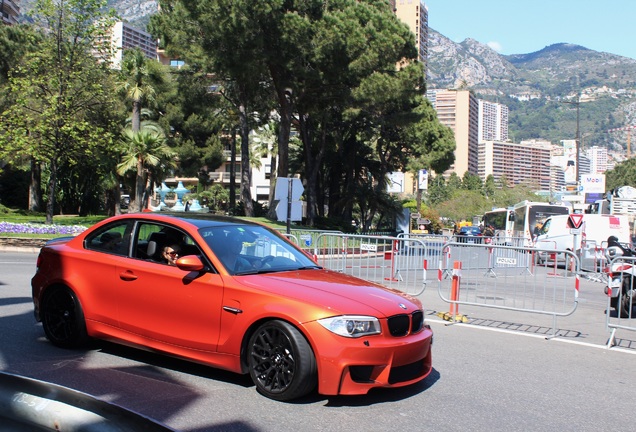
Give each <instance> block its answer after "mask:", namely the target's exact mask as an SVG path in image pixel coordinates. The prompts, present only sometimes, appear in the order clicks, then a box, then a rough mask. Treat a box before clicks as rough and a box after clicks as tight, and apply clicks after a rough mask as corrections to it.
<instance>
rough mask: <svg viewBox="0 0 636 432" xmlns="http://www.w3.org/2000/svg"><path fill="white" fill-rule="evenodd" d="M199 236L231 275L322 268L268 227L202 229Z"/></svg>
mask: <svg viewBox="0 0 636 432" xmlns="http://www.w3.org/2000/svg"><path fill="white" fill-rule="evenodd" d="M199 233H200V234H201V236H202V237H203V238H204V239H205V242H206V243H207V244H208V245H209V246H210V248H211V249H212V251H213V252H214V254H215V255H216V256H217V257H218V258H219V260H220V261H221V262H222V263H223V265H224V267H225V268H226V269H227V271H228V272H229V273H230V274H232V275H246V274H257V273H271V272H280V271H289V270H300V269H303V270H305V269H316V268H320V267H319V266H318V265H317V264H316V263H315V262H314V261H312V260H311V259H310V258H309V257H308V256H307V255H306V254H304V253H303V252H301V251H299V250H298V249H296V248H295V247H293V246H292V245H291V244H290V243H289V242H287V241H286V240H284V239H282V238H281V237H279V236H278V235H276V234H275V233H273V232H271V231H269V230H268V229H266V228H265V227H261V226H252V225H243V226H236V225H232V226H218V227H208V228H201V229H200V230H199Z"/></svg>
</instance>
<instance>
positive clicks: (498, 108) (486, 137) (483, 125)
mask: <svg viewBox="0 0 636 432" xmlns="http://www.w3.org/2000/svg"><path fill="white" fill-rule="evenodd" d="M478 133H479V135H478V140H479V142H482V141H507V140H508V107H507V106H506V105H502V104H500V103H497V102H489V101H485V100H482V99H479V132H478Z"/></svg>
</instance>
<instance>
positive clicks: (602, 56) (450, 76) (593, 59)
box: [428, 29, 636, 150]
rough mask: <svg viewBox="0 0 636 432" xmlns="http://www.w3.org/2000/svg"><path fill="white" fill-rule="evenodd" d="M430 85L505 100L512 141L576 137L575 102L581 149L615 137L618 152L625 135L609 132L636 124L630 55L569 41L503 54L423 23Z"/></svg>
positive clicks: (635, 80) (635, 67)
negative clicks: (454, 38)
mask: <svg viewBox="0 0 636 432" xmlns="http://www.w3.org/2000/svg"><path fill="white" fill-rule="evenodd" d="M428 88H429V89H436V88H465V89H468V90H471V91H473V92H474V93H475V94H476V95H477V96H478V97H479V98H482V99H486V100H490V101H494V102H500V103H503V104H505V105H507V106H508V107H509V110H510V113H509V117H510V118H509V129H510V137H511V138H512V139H513V141H516V142H518V141H520V140H523V139H532V138H544V139H548V140H550V141H552V142H554V143H557V142H558V141H559V140H562V139H574V138H575V137H576V123H577V121H576V117H577V114H576V111H577V109H576V108H577V104H576V102H577V100H578V101H580V103H579V104H578V109H579V133H580V137H581V138H582V141H583V144H584V146H586V147H588V146H591V145H610V147H611V143H616V144H617V148H616V149H617V150H620V148H624V147H625V141H626V137H625V134H624V133H623V134H621V133H611V134H608V133H607V130H608V129H613V128H620V127H623V126H626V125H631V124H634V123H636V60H634V59H631V58H626V57H622V56H618V55H615V54H609V53H604V52H598V51H594V50H590V49H587V48H585V47H582V46H579V45H574V44H568V43H557V44H554V45H550V46H547V47H545V48H544V49H542V50H540V51H537V52H534V53H530V54H514V55H508V56H505V55H501V54H499V53H497V52H495V51H494V50H492V49H491V48H490V47H489V46H487V45H485V44H482V43H480V42H478V41H476V40H474V39H466V40H464V41H463V42H461V43H456V42H453V41H451V40H450V39H448V38H446V37H445V36H443V35H442V34H440V33H438V32H436V31H435V30H433V29H429V58H428ZM564 102H569V103H564ZM572 102H574V103H572Z"/></svg>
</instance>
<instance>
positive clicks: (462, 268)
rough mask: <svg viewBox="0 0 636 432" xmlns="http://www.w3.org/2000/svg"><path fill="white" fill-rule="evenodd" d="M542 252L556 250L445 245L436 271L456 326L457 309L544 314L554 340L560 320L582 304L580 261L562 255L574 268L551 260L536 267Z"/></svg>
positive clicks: (571, 256) (442, 295)
mask: <svg viewBox="0 0 636 432" xmlns="http://www.w3.org/2000/svg"><path fill="white" fill-rule="evenodd" d="M539 252H546V253H548V254H553V253H554V250H553V249H546V250H543V249H535V248H524V247H512V246H501V245H484V244H466V243H457V242H451V243H448V244H446V245H445V246H444V249H443V260H442V261H441V265H440V267H439V269H438V281H439V295H440V297H441V298H442V299H443V300H444V301H446V302H448V303H449V304H450V306H451V308H450V315H451V318H452V321H460V319H458V318H460V315H459V305H470V306H480V307H487V308H495V309H505V310H509V311H517V312H526V313H536V314H544V315H550V316H552V318H553V326H552V337H554V336H556V331H557V327H556V318H557V317H559V316H568V315H571V314H572V313H574V311H575V310H576V307H577V305H578V293H579V277H578V268H579V261H578V257H577V256H576V255H575V254H573V253H572V252H569V251H560V253H563V254H565V257H566V261H567V262H568V263H572V265H569V264H568V265H565V266H563V265H562V264H558V263H557V260H550V259H548V260H545V261H544V263H543V265H538V264H536V262H537V260H536V254H537V253H539ZM462 286H463V288H462Z"/></svg>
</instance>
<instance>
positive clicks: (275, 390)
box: [247, 321, 318, 401]
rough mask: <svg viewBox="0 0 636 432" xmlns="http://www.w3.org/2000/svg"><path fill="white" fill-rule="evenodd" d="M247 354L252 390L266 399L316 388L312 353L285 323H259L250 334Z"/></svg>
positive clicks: (289, 397) (290, 396)
mask: <svg viewBox="0 0 636 432" xmlns="http://www.w3.org/2000/svg"><path fill="white" fill-rule="evenodd" d="M247 356H248V358H247V364H248V366H249V371H250V376H251V377H252V381H253V382H254V384H255V385H256V389H257V390H258V391H259V392H260V393H261V394H263V395H265V396H267V397H268V398H270V399H274V400H277V401H288V400H292V399H296V398H299V397H301V396H304V395H306V394H308V393H309V392H311V391H312V390H313V389H314V388H315V387H316V383H317V381H318V380H317V375H318V374H317V372H316V358H315V357H314V353H313V351H312V349H311V347H310V346H309V343H308V342H307V340H306V339H305V337H304V336H303V335H302V334H301V333H300V332H299V331H298V329H296V328H295V327H294V326H292V325H291V324H289V323H286V322H284V321H268V322H266V323H265V324H263V325H261V326H260V327H259V328H258V329H257V330H256V331H255V332H254V334H252V336H251V337H250V340H249V345H248V351H247Z"/></svg>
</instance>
